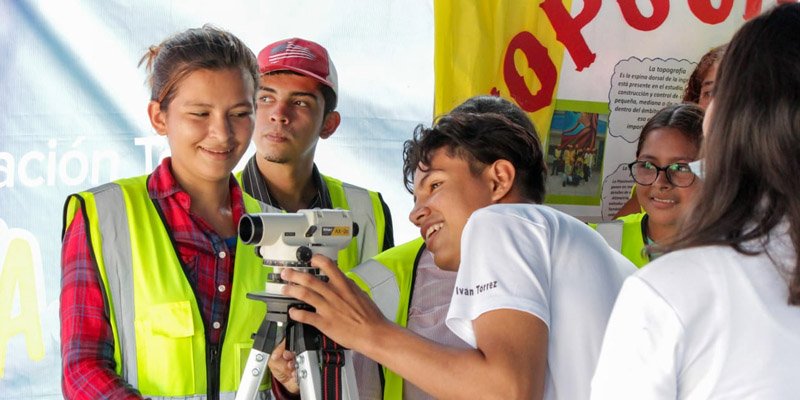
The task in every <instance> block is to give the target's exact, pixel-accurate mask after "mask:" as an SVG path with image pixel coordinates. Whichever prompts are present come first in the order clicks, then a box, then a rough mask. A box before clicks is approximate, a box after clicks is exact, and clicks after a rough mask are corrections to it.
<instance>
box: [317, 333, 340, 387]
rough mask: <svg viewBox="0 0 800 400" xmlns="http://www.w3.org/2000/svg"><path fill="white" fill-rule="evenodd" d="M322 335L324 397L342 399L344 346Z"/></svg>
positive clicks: (321, 352) (321, 353)
mask: <svg viewBox="0 0 800 400" xmlns="http://www.w3.org/2000/svg"><path fill="white" fill-rule="evenodd" d="M320 336H321V337H322V350H320V355H321V357H322V399H323V400H341V399H342V367H343V366H344V348H343V347H341V346H339V344H337V343H336V342H334V341H333V340H331V339H330V338H328V337H327V336H325V335H323V334H320Z"/></svg>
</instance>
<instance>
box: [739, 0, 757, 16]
mask: <svg viewBox="0 0 800 400" xmlns="http://www.w3.org/2000/svg"><path fill="white" fill-rule="evenodd" d="M758 14H761V0H747V3H745V5H744V15H743V17H744V19H745V20H748V19H751V18H753V17H757V16H758Z"/></svg>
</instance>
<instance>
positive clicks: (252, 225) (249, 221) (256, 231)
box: [239, 215, 264, 244]
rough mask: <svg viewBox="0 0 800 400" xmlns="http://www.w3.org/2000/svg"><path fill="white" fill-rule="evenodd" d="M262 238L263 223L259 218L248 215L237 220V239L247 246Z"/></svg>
mask: <svg viewBox="0 0 800 400" xmlns="http://www.w3.org/2000/svg"><path fill="white" fill-rule="evenodd" d="M263 236H264V223H263V222H262V220H261V218H257V217H256V218H254V217H252V216H250V215H244V216H242V219H240V220H239V238H240V239H242V241H243V242H245V243H247V244H255V243H258V242H260V241H261V238H262V237H263Z"/></svg>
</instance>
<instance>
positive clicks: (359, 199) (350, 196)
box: [236, 171, 386, 272]
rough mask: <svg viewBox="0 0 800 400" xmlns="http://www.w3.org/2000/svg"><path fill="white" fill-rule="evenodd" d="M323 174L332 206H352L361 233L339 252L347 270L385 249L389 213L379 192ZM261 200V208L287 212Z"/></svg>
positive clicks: (237, 174)
mask: <svg viewBox="0 0 800 400" xmlns="http://www.w3.org/2000/svg"><path fill="white" fill-rule="evenodd" d="M320 175H321V174H320ZM321 176H322V181H323V182H324V184H325V185H326V186H327V192H328V193H329V194H330V197H331V198H330V200H331V204H333V207H334V208H339V209H343V210H350V212H351V215H352V217H353V222H355V223H356V224H358V234H357V235H356V236H355V237H354V238H353V240H352V241H351V242H350V244H349V245H348V246H347V247H346V248H344V249H342V250H341V251H339V254H338V259H337V264H338V265H339V269H340V270H342V271H344V272H347V271H349V270H350V269H352V268H353V267H355V266H356V265H358V264H360V263H361V262H362V261H364V260H367V259H369V258H370V257H372V256H375V255H377V254H378V253H380V252H381V251H383V250H384V248H383V238H384V235H385V234H386V216H385V215H384V214H383V206H382V205H381V200H380V196H378V193H377V192H373V191H371V190H367V189H364V188H361V187H358V186H355V185H351V184H349V183H345V182H342V181H340V180H338V179H336V178H331V177H329V176H325V175H321ZM236 180H238V181H239V183H240V184H241V182H242V171H239V172H237V173H236ZM259 203H260V204H261V207H262V208H261V210H260V211H259V212H264V213H275V212H285V211H284V210H282V209H280V208H278V207H275V206H272V205H270V204H266V203H263V202H259Z"/></svg>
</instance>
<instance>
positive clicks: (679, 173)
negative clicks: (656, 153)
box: [628, 161, 696, 187]
mask: <svg viewBox="0 0 800 400" xmlns="http://www.w3.org/2000/svg"><path fill="white" fill-rule="evenodd" d="M628 171H630V173H631V178H633V180H634V181H636V183H638V184H640V185H644V186H650V185H652V184H653V183H654V182H655V181H656V179H658V173H659V172H661V171H664V174H665V175H666V176H667V182H669V183H670V184H672V185H673V186H677V187H687V186H691V184H692V183H694V179H695V178H696V175H695V174H694V173H693V172H692V169H691V168H689V164H687V163H672V164H669V165H667V166H664V167H659V166H657V165H655V164H653V163H651V162H650V161H634V162H632V163H630V164H628Z"/></svg>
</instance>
